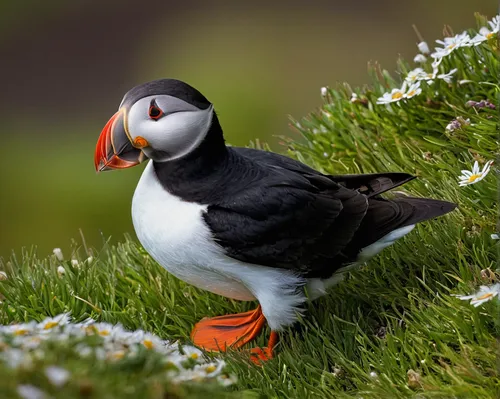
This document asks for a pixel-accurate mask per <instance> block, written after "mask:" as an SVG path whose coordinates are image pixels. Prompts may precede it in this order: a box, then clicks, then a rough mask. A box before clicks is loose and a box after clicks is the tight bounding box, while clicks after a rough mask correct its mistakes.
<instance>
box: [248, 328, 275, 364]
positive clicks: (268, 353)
mask: <svg viewBox="0 0 500 399" xmlns="http://www.w3.org/2000/svg"><path fill="white" fill-rule="evenodd" d="M277 343H278V333H277V332H276V331H271V336H270V337H269V342H268V344H267V348H253V349H250V353H251V355H250V360H251V361H252V362H254V363H255V364H257V365H261V364H262V363H263V362H266V361H268V360H270V359H272V358H273V357H274V355H273V348H274V347H275V346H276V344H277Z"/></svg>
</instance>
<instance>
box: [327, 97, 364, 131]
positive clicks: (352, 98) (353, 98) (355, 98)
mask: <svg viewBox="0 0 500 399" xmlns="http://www.w3.org/2000/svg"><path fill="white" fill-rule="evenodd" d="M357 100H358V95H357V94H356V93H352V95H351V102H352V103H355V102H356V101H357ZM322 126H323V125H322Z"/></svg>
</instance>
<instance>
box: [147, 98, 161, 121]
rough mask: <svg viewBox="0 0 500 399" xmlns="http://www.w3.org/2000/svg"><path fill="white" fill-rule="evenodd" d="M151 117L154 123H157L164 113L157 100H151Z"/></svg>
mask: <svg viewBox="0 0 500 399" xmlns="http://www.w3.org/2000/svg"><path fill="white" fill-rule="evenodd" d="M148 114H149V117H150V118H151V119H153V120H154V121H157V120H158V119H160V118H161V117H162V116H163V115H164V113H163V111H162V109H161V108H160V107H158V105H157V104H156V101H155V100H151V104H150V105H149V112H148Z"/></svg>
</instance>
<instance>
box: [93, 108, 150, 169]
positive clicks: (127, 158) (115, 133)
mask: <svg viewBox="0 0 500 399" xmlns="http://www.w3.org/2000/svg"><path fill="white" fill-rule="evenodd" d="M125 123H126V121H125V110H124V109H123V108H122V109H120V110H119V111H118V112H117V113H116V114H114V115H113V116H112V117H111V119H110V120H109V121H108V123H106V126H104V129H103V130H102V132H101V135H100V136H99V139H98V140H97V145H96V148H95V154H94V166H95V170H96V172H102V171H105V170H111V169H125V168H130V167H132V166H135V165H138V164H140V163H141V162H142V161H144V160H145V159H146V156H145V155H144V153H143V152H142V151H141V150H140V149H138V148H135V147H134V146H133V145H132V143H131V142H130V139H129V136H128V134H127V132H126V126H125Z"/></svg>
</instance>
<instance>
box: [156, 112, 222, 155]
mask: <svg viewBox="0 0 500 399" xmlns="http://www.w3.org/2000/svg"><path fill="white" fill-rule="evenodd" d="M212 115H213V107H212V106H210V107H209V108H208V109H206V110H201V111H188V112H176V113H174V114H172V115H167V116H165V117H163V118H161V119H160V120H158V121H157V122H156V123H155V125H157V126H154V128H155V130H159V131H157V134H154V135H153V134H151V135H150V139H148V141H149V143H150V146H151V147H152V148H153V149H155V150H159V151H164V152H165V153H166V154H167V155H166V156H165V158H164V159H161V161H170V160H173V159H177V158H180V157H183V156H184V155H187V154H189V153H190V152H191V151H193V150H194V149H195V148H196V147H198V146H199V145H200V143H201V142H202V141H203V139H204V138H205V137H206V135H207V133H208V130H209V129H210V125H211V123H212ZM159 161H160V160H159Z"/></svg>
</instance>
